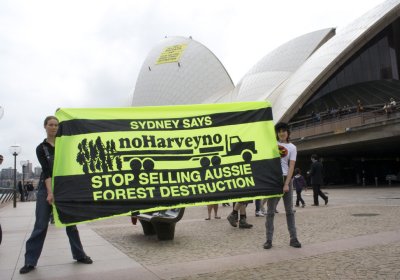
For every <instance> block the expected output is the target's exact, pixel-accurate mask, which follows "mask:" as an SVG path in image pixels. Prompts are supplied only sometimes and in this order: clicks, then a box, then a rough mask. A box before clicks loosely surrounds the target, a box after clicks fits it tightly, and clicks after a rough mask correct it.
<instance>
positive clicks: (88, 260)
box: [76, 256, 93, 264]
mask: <svg viewBox="0 0 400 280" xmlns="http://www.w3.org/2000/svg"><path fill="white" fill-rule="evenodd" d="M76 261H77V262H78V263H84V264H92V263H93V261H92V259H91V258H90V257H89V256H84V257H83V258H82V259H79V260H76Z"/></svg>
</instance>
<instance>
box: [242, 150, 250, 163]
mask: <svg viewBox="0 0 400 280" xmlns="http://www.w3.org/2000/svg"><path fill="white" fill-rule="evenodd" d="M242 158H243V160H244V161H245V162H250V161H251V159H252V158H253V155H252V154H251V153H250V152H249V151H246V152H244V153H243V154H242Z"/></svg>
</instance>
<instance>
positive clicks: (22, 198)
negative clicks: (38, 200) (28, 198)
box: [18, 181, 25, 202]
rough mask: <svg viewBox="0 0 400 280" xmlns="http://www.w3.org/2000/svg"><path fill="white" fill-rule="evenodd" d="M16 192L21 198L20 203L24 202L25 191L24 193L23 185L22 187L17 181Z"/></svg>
mask: <svg viewBox="0 0 400 280" xmlns="http://www.w3.org/2000/svg"><path fill="white" fill-rule="evenodd" d="M18 192H19V194H20V196H21V202H24V201H25V191H24V185H22V182H21V181H18Z"/></svg>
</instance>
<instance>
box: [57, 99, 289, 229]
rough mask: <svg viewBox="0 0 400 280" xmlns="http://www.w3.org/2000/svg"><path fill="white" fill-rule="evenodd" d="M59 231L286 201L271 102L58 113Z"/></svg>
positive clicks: (69, 110) (66, 111) (66, 110)
mask: <svg viewBox="0 0 400 280" xmlns="http://www.w3.org/2000/svg"><path fill="white" fill-rule="evenodd" d="M56 116H57V117H58V118H59V120H60V126H59V131H58V135H57V138H56V151H55V162H54V170H53V187H54V196H55V210H56V211H55V212H56V215H55V216H56V223H57V224H58V225H60V224H63V225H72V224H77V223H81V222H87V221H91V220H96V219H100V218H107V217H112V216H116V215H129V214H130V213H131V212H149V211H155V210H163V209H168V208H179V207H187V206H196V205H206V204H213V203H222V202H228V201H245V200H251V199H255V198H265V197H272V196H280V195H281V194H282V171H281V166H280V156H279V151H278V148H277V142H276V138H275V132H274V125H273V122H272V110H271V105H270V104H269V103H268V102H265V101H263V102H244V103H227V104H203V105H182V106H158V107H128V108H107V109H93V108H92V109H60V110H59V111H58V112H57V113H56Z"/></svg>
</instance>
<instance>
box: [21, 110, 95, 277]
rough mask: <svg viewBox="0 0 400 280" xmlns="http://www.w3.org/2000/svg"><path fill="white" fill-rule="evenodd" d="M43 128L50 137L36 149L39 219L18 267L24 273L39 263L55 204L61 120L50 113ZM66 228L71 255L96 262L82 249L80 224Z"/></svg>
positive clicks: (79, 259) (85, 261)
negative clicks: (55, 166) (54, 176)
mask: <svg viewBox="0 0 400 280" xmlns="http://www.w3.org/2000/svg"><path fill="white" fill-rule="evenodd" d="M44 128H45V130H46V134H47V137H46V139H44V141H43V142H42V143H40V144H39V146H37V148H36V155H37V158H38V160H39V162H40V165H41V166H42V174H41V175H40V181H39V186H38V192H37V199H36V221H35V225H34V228H33V231H32V234H31V236H30V237H29V239H28V241H26V253H25V264H24V266H23V267H22V268H21V269H20V270H19V273H21V274H25V273H28V272H30V271H32V270H33V269H35V266H36V265H37V262H38V260H39V257H40V254H41V253H42V249H43V244H44V240H45V238H46V234H47V228H48V226H49V221H50V213H51V207H52V204H53V203H54V197H53V190H52V187H51V177H52V172H53V161H54V144H55V139H56V134H57V130H58V119H57V118H56V117H54V116H48V117H47V118H46V119H45V120H44ZM66 231H67V235H68V239H69V243H70V245H71V252H72V257H73V258H74V259H75V260H77V262H79V263H84V264H91V263H93V261H92V259H91V258H90V257H89V256H87V255H86V253H85V251H84V250H83V247H82V243H81V240H80V238H79V232H78V229H77V227H76V226H67V227H66Z"/></svg>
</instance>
